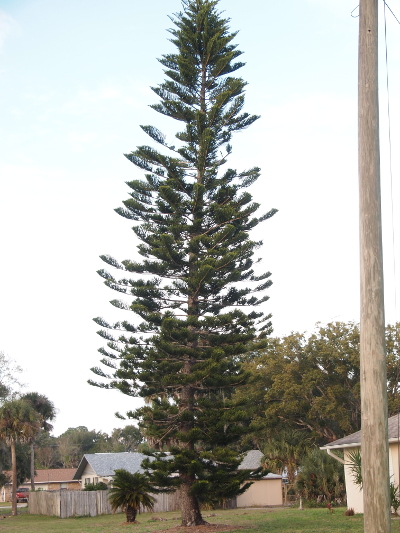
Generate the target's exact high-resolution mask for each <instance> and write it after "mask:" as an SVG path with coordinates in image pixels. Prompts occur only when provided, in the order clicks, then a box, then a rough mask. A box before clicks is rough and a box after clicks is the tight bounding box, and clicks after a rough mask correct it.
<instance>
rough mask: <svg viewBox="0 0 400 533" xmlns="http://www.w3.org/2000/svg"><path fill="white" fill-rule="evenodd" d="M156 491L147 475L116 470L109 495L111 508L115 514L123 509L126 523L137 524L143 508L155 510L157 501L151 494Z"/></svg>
mask: <svg viewBox="0 0 400 533" xmlns="http://www.w3.org/2000/svg"><path fill="white" fill-rule="evenodd" d="M154 491H155V489H154V488H153V487H152V486H151V484H150V482H149V479H148V477H147V476H146V475H145V474H140V473H139V472H136V473H135V474H131V473H130V472H128V471H127V470H123V469H120V470H116V471H115V477H114V479H113V487H112V489H110V493H109V501H110V504H111V508H112V510H113V511H114V512H115V511H116V510H117V509H118V508H119V507H121V508H122V509H123V510H124V511H125V514H126V521H127V522H135V521H136V515H137V513H138V511H140V508H141V507H142V508H143V509H147V510H149V511H151V510H152V509H153V507H154V503H155V501H156V500H155V498H154V497H153V496H151V495H150V494H149V492H154Z"/></svg>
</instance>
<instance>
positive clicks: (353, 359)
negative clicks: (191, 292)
mask: <svg viewBox="0 0 400 533" xmlns="http://www.w3.org/2000/svg"><path fill="white" fill-rule="evenodd" d="M399 339H400V326H399V324H396V325H395V326H387V328H386V346H387V367H388V398H389V415H390V416H391V415H393V414H395V413H396V412H398V411H397V409H398V408H399V407H400V394H399V392H400V391H399V379H400V358H399ZM243 364H244V366H245V368H246V370H248V371H249V372H250V373H251V379H250V381H249V383H248V385H246V386H245V387H243V388H242V389H241V390H239V391H238V392H237V396H238V399H242V400H243V401H244V400H247V404H248V409H249V410H250V411H251V413H252V422H251V424H250V426H249V428H248V429H249V431H248V435H247V441H246V442H245V444H246V445H249V442H248V441H250V442H251V445H253V446H254V445H255V446H258V447H260V449H261V448H262V447H263V445H264V443H265V442H266V441H268V439H269V438H270V436H271V435H275V434H276V432H277V431H280V430H281V429H285V428H287V427H291V428H294V429H300V430H302V431H306V432H308V433H309V434H310V435H311V436H312V437H314V438H315V441H316V442H317V443H319V444H326V443H327V442H331V441H333V440H336V439H338V438H341V437H342V436H344V435H346V434H350V433H353V432H355V431H358V430H359V429H360V424H361V420H360V415H361V411H360V409H361V406H360V385H359V380H360V334H359V327H358V325H357V324H355V323H354V322H348V323H343V322H334V323H330V324H327V325H326V326H320V325H317V329H316V331H315V332H314V333H313V334H311V335H309V336H308V337H307V336H306V335H305V334H301V333H291V334H290V335H288V336H285V337H282V338H270V339H268V345H267V347H266V348H265V349H264V350H262V351H260V352H255V351H252V352H251V354H250V355H248V356H247V357H246V359H245V360H244V363H243Z"/></svg>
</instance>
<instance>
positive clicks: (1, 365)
mask: <svg viewBox="0 0 400 533" xmlns="http://www.w3.org/2000/svg"><path fill="white" fill-rule="evenodd" d="M21 372H22V368H21V367H20V366H18V365H17V364H16V363H15V361H13V360H12V359H10V358H9V357H7V356H6V354H5V353H4V352H1V351H0V403H2V402H3V401H5V400H6V399H11V397H12V396H13V395H15V393H16V390H18V389H19V388H20V387H21V383H20V381H19V380H18V374H20V373H21Z"/></svg>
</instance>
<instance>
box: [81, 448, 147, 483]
mask: <svg viewBox="0 0 400 533" xmlns="http://www.w3.org/2000/svg"><path fill="white" fill-rule="evenodd" d="M146 457H147V456H146V455H144V454H143V453H139V452H121V453H87V454H85V455H84V456H83V458H82V460H81V462H80V464H79V466H78V469H77V471H76V472H75V475H74V479H80V478H81V477H82V473H83V471H84V470H85V468H86V465H87V464H89V465H90V466H91V467H92V468H93V470H94V471H95V472H96V474H97V475H98V476H101V477H107V476H113V475H114V471H115V470H118V469H120V468H123V469H124V470H128V472H130V473H131V474H134V473H135V472H143V471H144V470H143V469H142V468H141V466H140V465H141V463H142V461H143V459H145V458H146ZM150 459H151V458H150Z"/></svg>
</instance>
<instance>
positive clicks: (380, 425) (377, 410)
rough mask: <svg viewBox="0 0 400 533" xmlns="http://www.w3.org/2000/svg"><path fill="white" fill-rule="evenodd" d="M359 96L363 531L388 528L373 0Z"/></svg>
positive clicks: (365, 20)
mask: <svg viewBox="0 0 400 533" xmlns="http://www.w3.org/2000/svg"><path fill="white" fill-rule="evenodd" d="M358 98H359V119H358V120H359V145H358V146H359V155H358V157H359V187H360V267H361V322H360V327H361V420H362V421H361V429H362V440H361V450H362V478H363V492H364V532H365V533H390V531H391V519H390V495H389V444H388V429H387V420H388V409H387V389H386V353H385V313H384V299H383V258H382V222H381V195H380V162H379V105H378V0H361V1H360V34H359V77H358Z"/></svg>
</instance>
